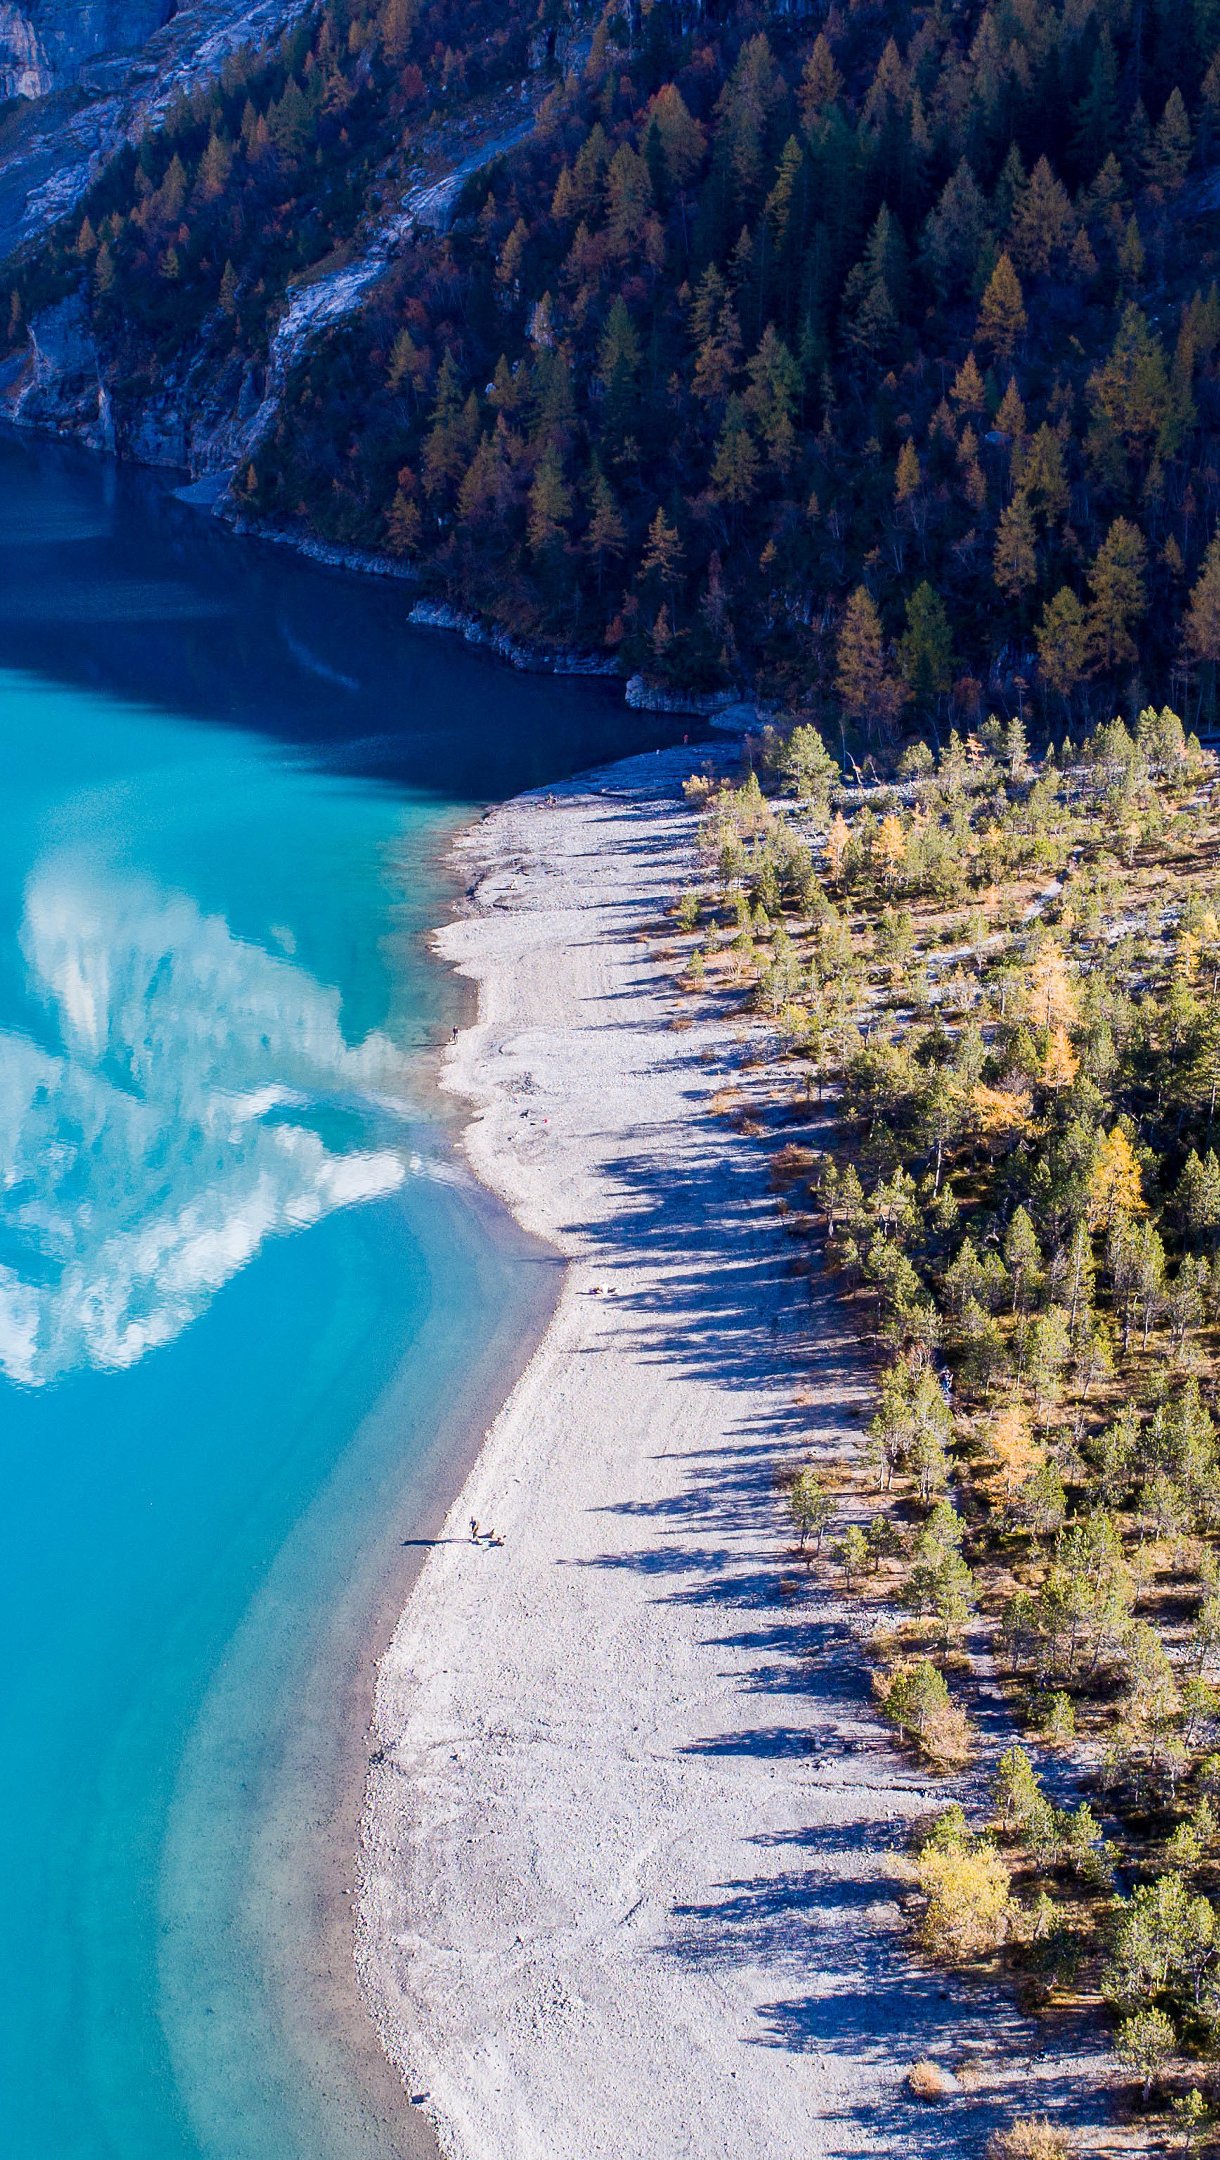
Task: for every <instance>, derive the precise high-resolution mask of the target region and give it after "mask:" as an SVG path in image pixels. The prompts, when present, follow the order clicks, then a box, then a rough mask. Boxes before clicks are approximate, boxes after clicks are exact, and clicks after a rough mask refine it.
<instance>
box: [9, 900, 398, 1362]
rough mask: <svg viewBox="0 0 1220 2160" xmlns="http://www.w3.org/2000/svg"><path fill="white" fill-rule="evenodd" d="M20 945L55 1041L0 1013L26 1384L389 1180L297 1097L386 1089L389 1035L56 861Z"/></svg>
mask: <svg viewBox="0 0 1220 2160" xmlns="http://www.w3.org/2000/svg"><path fill="white" fill-rule="evenodd" d="M21 946H22V952H23V956H24V959H25V962H26V966H27V971H28V978H29V982H30V986H31V988H32V990H33V991H34V993H35V995H36V996H38V997H39V998H40V999H41V1000H42V1001H43V1002H44V1003H45V1004H46V1006H47V1007H48V1009H49V1012H50V1013H51V1014H52V1015H53V1018H54V1021H55V1026H56V1031H57V1034H58V1045H57V1047H56V1048H55V1049H54V1050H48V1049H45V1048H41V1047H39V1045H38V1044H36V1043H34V1042H33V1041H31V1040H30V1039H29V1037H28V1036H25V1035H22V1034H18V1033H16V1032H15V1031H12V1030H0V1174H2V1183H0V1370H2V1371H3V1372H4V1373H6V1374H7V1375H8V1377H9V1378H10V1379H13V1380H16V1381H20V1382H24V1383H25V1384H27V1385H34V1386H37V1385H41V1384H43V1383H45V1382H47V1381H49V1380H53V1379H55V1378H57V1377H58V1376H60V1375H61V1374H64V1373H67V1372H70V1371H72V1370H74V1369H76V1368H78V1367H80V1366H93V1367H96V1368H108V1367H109V1368H120V1367H123V1366H128V1365H132V1364H134V1363H136V1361H137V1360H138V1359H139V1358H140V1357H142V1356H143V1355H144V1354H145V1353H146V1352H147V1351H149V1350H151V1349H154V1348H156V1347H157V1346H158V1345H160V1344H162V1343H167V1342H170V1341H172V1339H173V1338H174V1337H175V1336H176V1335H178V1334H180V1333H181V1332H182V1330H183V1329H184V1328H185V1327H187V1326H188V1325H189V1324H190V1322H191V1321H192V1320H193V1319H195V1318H196V1317H197V1315H198V1314H199V1313H201V1312H202V1311H203V1310H204V1308H205V1307H206V1305H207V1304H208V1303H209V1301H210V1300H211V1298H212V1297H213V1296H214V1295H215V1293H216V1292H217V1291H218V1290H219V1289H220V1288H221V1286H222V1285H223V1284H224V1283H226V1282H227V1281H228V1280H229V1279H230V1277H231V1276H233V1275H234V1274H236V1273H237V1271H238V1269H239V1268H241V1267H243V1266H244V1265H245V1264H246V1262H247V1261H248V1260H250V1259H251V1258H252V1257H253V1255H254V1254H255V1253H256V1252H257V1251H258V1250H259V1247H260V1246H261V1245H262V1244H263V1243H264V1241H265V1240H266V1239H267V1238H268V1237H271V1236H274V1235H276V1234H279V1233H283V1232H287V1231H291V1230H297V1229H301V1228H304V1227H305V1226H307V1225H308V1224H310V1223H314V1222H317V1221H318V1220H320V1218H321V1217H322V1216H324V1215H326V1214H329V1213H330V1212H331V1211H332V1210H333V1209H335V1208H338V1207H343V1206H347V1205H350V1204H352V1203H355V1202H360V1201H366V1200H370V1199H374V1198H377V1197H380V1196H381V1195H383V1194H385V1193H388V1192H390V1191H392V1190H393V1189H394V1188H395V1187H396V1186H397V1185H399V1184H400V1183H401V1182H402V1178H403V1176H404V1164H403V1161H402V1158H401V1157H400V1155H399V1154H398V1153H397V1152H395V1151H394V1150H392V1149H386V1148H377V1149H371V1148H359V1147H356V1148H347V1149H337V1148H335V1147H334V1146H333V1145H328V1144H327V1143H326V1141H325V1140H324V1139H323V1137H322V1135H321V1133H320V1132H319V1131H318V1130H317V1129H315V1112H317V1111H319V1110H320V1111H322V1112H325V1110H326V1108H327V1107H328V1106H332V1107H333V1106H334V1105H335V1104H336V1103H337V1102H338V1103H343V1102H347V1101H350V1100H351V1099H352V1098H353V1097H355V1098H366V1099H367V1097H369V1096H370V1095H372V1094H374V1093H375V1094H377V1095H379V1096H382V1097H384V1094H385V1093H386V1092H389V1091H392V1089H393V1086H394V1083H395V1080H396V1077H397V1075H398V1073H399V1071H400V1069H401V1061H400V1058H399V1056H398V1054H397V1053H396V1052H395V1050H394V1049H393V1046H392V1045H391V1044H390V1042H389V1041H388V1039H387V1038H386V1037H384V1036H382V1035H379V1034H372V1035H370V1036H369V1037H368V1038H367V1039H366V1040H365V1041H364V1042H363V1043H362V1044H360V1045H358V1046H357V1047H354V1048H353V1047H351V1046H349V1045H348V1044H347V1042H346V1041H345V1040H344V1036H343V1031H342V1028H341V1025H340V1017H339V997H338V993H337V992H336V991H334V990H330V989H326V988H324V987H323V986H322V985H321V984H319V983H317V982H315V981H314V980H313V979H312V977H311V976H310V975H308V974H307V973H306V971H305V970H304V969H303V968H301V967H300V966H299V965H297V964H296V963H294V962H292V961H289V960H287V959H283V958H281V957H279V956H278V955H276V954H273V953H269V952H266V951H264V950H263V949H262V948H261V947H260V946H257V945H254V944H251V943H247V942H245V941H244V940H242V939H240V938H237V937H235V936H234V935H233V933H232V932H231V930H230V929H229V927H228V925H227V923H226V922H225V921H224V920H223V919H222V918H221V917H220V916H216V915H211V916H208V915H204V914H203V913H202V912H201V911H200V909H199V908H198V907H197V906H196V905H195V903H194V902H193V901H192V900H190V899H189V898H187V897H186V896H184V895H180V894H166V893H164V892H161V891H158V890H157V889H156V888H155V887H154V886H152V885H151V884H149V883H147V882H145V881H143V880H141V879H139V878H136V877H131V876H118V875H115V874H112V873H98V872H97V871H93V870H86V869H82V868H81V866H80V865H79V864H73V863H69V862H66V861H62V860H61V861H59V862H53V863H50V864H47V865H44V866H42V867H41V868H40V869H39V870H37V871H36V872H35V874H34V876H33V877H32V879H31V880H30V883H29V885H28V887H27V889H26V896H25V911H24V918H23V923H22V931H21Z"/></svg>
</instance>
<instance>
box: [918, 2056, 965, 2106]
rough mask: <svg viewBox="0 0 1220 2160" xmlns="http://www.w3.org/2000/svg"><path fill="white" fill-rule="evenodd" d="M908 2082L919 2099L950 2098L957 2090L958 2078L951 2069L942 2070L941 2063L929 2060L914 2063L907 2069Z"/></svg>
mask: <svg viewBox="0 0 1220 2160" xmlns="http://www.w3.org/2000/svg"><path fill="white" fill-rule="evenodd" d="M907 2084H908V2086H909V2087H910V2090H911V2091H912V2092H913V2093H914V2095H915V2098H916V2099H917V2100H949V2099H951V2098H952V2096H953V2094H954V2093H955V2092H956V2091H957V2079H956V2078H955V2077H954V2076H953V2074H952V2072H951V2071H949V2070H942V2068H941V2066H940V2064H939V2063H934V2062H930V2061H928V2060H927V2059H926V2058H925V2059H924V2061H923V2062H917V2063H912V2065H911V2067H910V2069H909V2070H908V2071H907Z"/></svg>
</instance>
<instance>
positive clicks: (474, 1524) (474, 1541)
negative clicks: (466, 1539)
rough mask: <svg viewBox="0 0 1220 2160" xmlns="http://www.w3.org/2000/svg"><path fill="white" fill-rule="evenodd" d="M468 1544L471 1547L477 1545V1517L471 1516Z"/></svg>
mask: <svg viewBox="0 0 1220 2160" xmlns="http://www.w3.org/2000/svg"><path fill="white" fill-rule="evenodd" d="M470 1542H471V1544H472V1545H477V1544H478V1542H479V1518H478V1516H477V1515H472V1516H471V1518H470Z"/></svg>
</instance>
